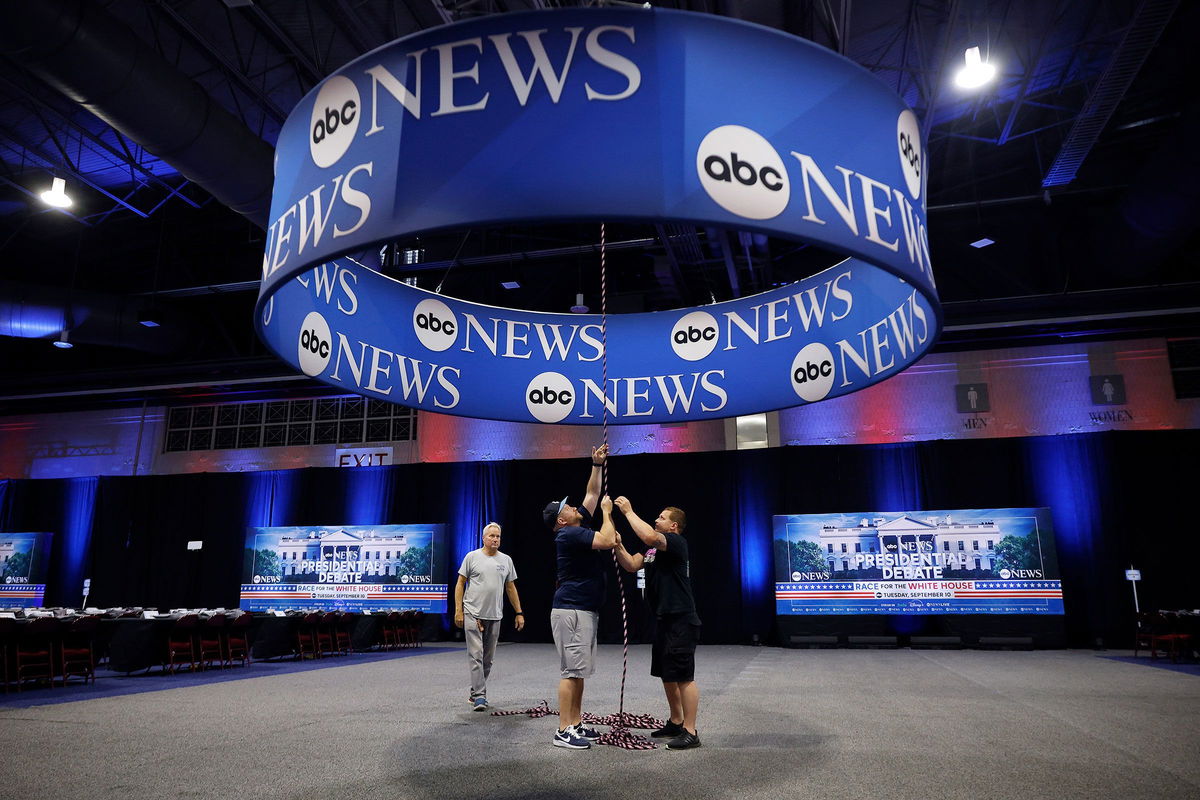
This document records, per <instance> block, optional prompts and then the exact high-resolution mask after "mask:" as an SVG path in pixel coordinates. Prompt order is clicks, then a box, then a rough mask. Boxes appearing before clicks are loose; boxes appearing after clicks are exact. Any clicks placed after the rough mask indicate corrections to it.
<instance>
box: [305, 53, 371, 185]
mask: <svg viewBox="0 0 1200 800" xmlns="http://www.w3.org/2000/svg"><path fill="white" fill-rule="evenodd" d="M361 107H362V99H361V98H360V97H359V95H358V87H357V86H355V85H354V81H352V80H350V79H349V78H347V77H345V76H344V75H336V76H334V77H332V78H330V79H329V80H327V81H326V82H325V83H324V84H322V86H321V90H320V91H319V92H317V97H316V99H315V100H314V101H313V110H312V116H311V117H310V119H309V142H308V149H309V152H310V153H311V154H312V160H313V163H314V164H316V165H317V166H318V167H322V168H324V167H330V166H333V165H334V164H336V163H337V162H338V160H339V159H341V157H342V156H344V155H345V154H346V151H347V150H348V149H349V148H350V143H351V142H353V141H354V134H355V133H357V132H358V119H359V115H358V110H359V109H360V108H361Z"/></svg>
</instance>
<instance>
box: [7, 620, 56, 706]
mask: <svg viewBox="0 0 1200 800" xmlns="http://www.w3.org/2000/svg"><path fill="white" fill-rule="evenodd" d="M61 628H62V624H61V623H60V622H59V621H58V620H57V619H56V618H54V617H38V618H37V619H35V620H32V621H31V622H28V623H26V625H25V627H24V628H23V629H21V630H20V631H19V632H18V634H17V653H16V665H17V691H20V690H21V681H23V680H25V679H26V678H30V677H33V678H45V679H46V681H47V682H48V683H49V684H50V686H51V687H53V686H54V645H55V643H56V642H57V640H58V635H59V631H60V629H61Z"/></svg>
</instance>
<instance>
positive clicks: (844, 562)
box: [819, 515, 1003, 572]
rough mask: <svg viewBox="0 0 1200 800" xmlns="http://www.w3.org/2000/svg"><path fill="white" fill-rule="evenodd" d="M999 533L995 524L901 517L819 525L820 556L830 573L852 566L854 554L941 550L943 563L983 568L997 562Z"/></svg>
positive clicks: (959, 566)
mask: <svg viewBox="0 0 1200 800" xmlns="http://www.w3.org/2000/svg"><path fill="white" fill-rule="evenodd" d="M1002 535H1003V534H1002V533H1001V532H1000V528H999V527H998V526H997V525H996V523H995V522H992V521H991V520H988V521H986V522H968V523H959V522H954V521H953V520H952V519H951V518H950V515H946V517H945V518H944V519H939V518H937V517H929V518H928V519H926V520H919V519H913V518H912V517H909V516H903V517H900V518H898V519H894V520H891V521H890V522H888V521H885V520H884V519H883V518H882V517H876V518H875V519H863V520H860V521H859V523H858V525H856V526H854V527H839V526H837V525H822V526H821V537H820V542H819V544H820V547H821V555H822V556H823V557H824V559H825V562H826V563H827V564H828V565H829V571H830V572H843V571H845V570H850V569H855V561H856V559H855V558H854V555H855V553H866V554H871V553H875V554H879V553H902V552H903V553H934V552H936V553H939V554H940V555H941V559H940V561H941V562H942V565H943V566H946V567H950V568H952V569H971V570H974V569H978V570H987V569H992V567H993V566H995V560H996V550H995V547H996V543H997V542H999V541H1000V538H1001V536H1002Z"/></svg>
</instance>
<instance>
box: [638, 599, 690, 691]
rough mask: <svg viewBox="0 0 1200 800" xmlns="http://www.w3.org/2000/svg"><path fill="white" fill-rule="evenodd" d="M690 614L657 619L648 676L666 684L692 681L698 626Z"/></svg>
mask: <svg viewBox="0 0 1200 800" xmlns="http://www.w3.org/2000/svg"><path fill="white" fill-rule="evenodd" d="M693 620H695V615H693V614H675V615H672V616H669V617H659V618H658V625H657V627H656V628H655V631H654V649H653V650H652V651H651V655H650V674H651V675H653V676H654V677H656V678H662V679H663V680H664V681H666V682H668V683H677V682H684V683H686V682H687V681H691V680H695V677H696V645H698V644H699V643H700V626H699V625H698V624H696V623H695V622H694V621H693Z"/></svg>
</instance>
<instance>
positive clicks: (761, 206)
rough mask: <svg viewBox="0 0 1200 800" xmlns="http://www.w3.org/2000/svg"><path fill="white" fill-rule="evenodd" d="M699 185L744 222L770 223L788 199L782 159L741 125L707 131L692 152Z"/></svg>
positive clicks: (789, 187) (789, 190)
mask: <svg viewBox="0 0 1200 800" xmlns="http://www.w3.org/2000/svg"><path fill="white" fill-rule="evenodd" d="M696 172H697V174H698V175H699V177H700V185H701V186H703V187H704V191H706V192H707V193H708V196H709V197H711V198H712V199H713V200H714V201H715V202H716V204H717V205H719V206H720V207H721V208H723V209H725V210H726V211H728V212H730V213H731V214H736V215H738V216H739V217H745V218H746V219H771V218H772V217H777V216H779V215H780V214H781V213H782V212H783V210H784V209H785V208H787V204H788V200H789V198H790V197H791V186H790V184H789V182H788V175H787V169H786V168H784V166H783V159H782V158H780V157H779V153H778V152H776V150H775V148H774V147H772V146H771V143H770V142H768V141H767V140H766V139H764V138H763V137H762V135H760V134H758V133H756V132H755V131H752V130H750V129H749V128H744V127H742V126H741V125H722V126H721V127H719V128H714V129H713V130H711V131H709V132H708V134H707V135H706V136H705V137H704V139H703V140H702V141H701V142H700V147H699V149H698V150H697V151H696Z"/></svg>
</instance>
